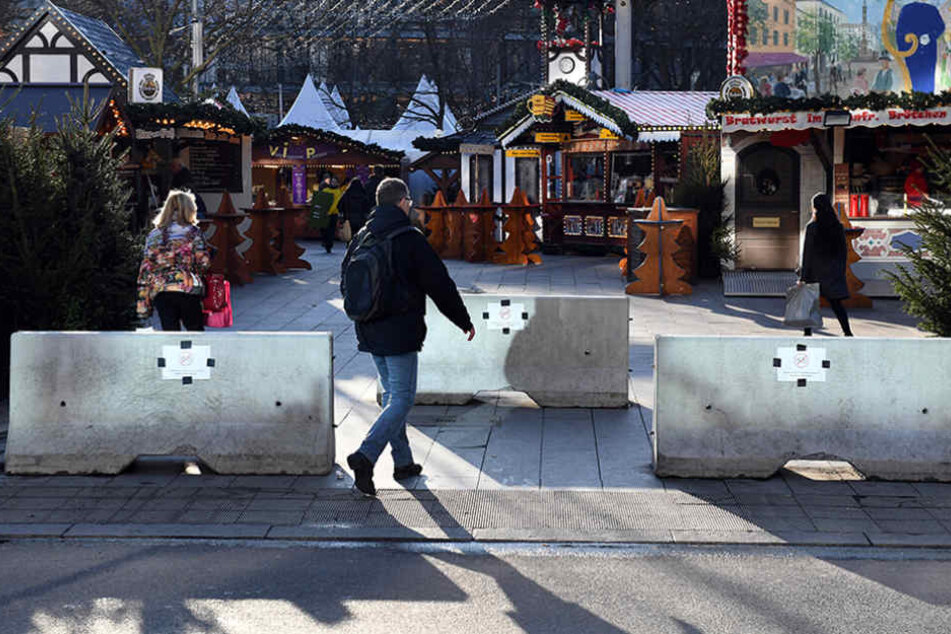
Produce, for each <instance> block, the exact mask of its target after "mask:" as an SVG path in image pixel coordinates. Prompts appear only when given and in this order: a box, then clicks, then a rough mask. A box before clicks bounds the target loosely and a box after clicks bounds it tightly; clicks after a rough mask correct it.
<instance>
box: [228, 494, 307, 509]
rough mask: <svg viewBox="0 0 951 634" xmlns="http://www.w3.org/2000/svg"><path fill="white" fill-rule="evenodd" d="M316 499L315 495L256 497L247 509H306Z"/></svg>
mask: <svg viewBox="0 0 951 634" xmlns="http://www.w3.org/2000/svg"><path fill="white" fill-rule="evenodd" d="M313 501H314V498H313V496H307V497H305V498H299V499H283V498H255V499H254V500H252V501H251V503H250V504H248V505H247V506H246V507H245V510H246V511H301V512H303V511H306V510H307V509H308V507H310V505H311V503H312V502H313Z"/></svg>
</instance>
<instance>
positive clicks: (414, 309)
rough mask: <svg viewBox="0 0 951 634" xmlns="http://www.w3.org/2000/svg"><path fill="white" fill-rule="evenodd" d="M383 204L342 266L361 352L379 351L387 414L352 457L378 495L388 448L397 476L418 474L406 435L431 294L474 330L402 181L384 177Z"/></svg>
mask: <svg viewBox="0 0 951 634" xmlns="http://www.w3.org/2000/svg"><path fill="white" fill-rule="evenodd" d="M376 202H377V206H376V208H375V209H374V210H373V212H372V213H371V215H370V218H369V220H368V222H367V224H366V225H365V226H364V227H363V229H362V230H361V231H360V233H358V234H357V235H356V236H355V237H354V239H353V240H352V241H351V243H350V247H349V248H348V249H347V254H346V256H345V257H344V260H343V264H342V265H341V274H340V279H341V282H340V290H341V293H342V294H343V297H344V308H345V309H346V310H347V314H348V315H349V316H350V317H351V319H354V322H355V329H356V333H357V344H358V346H357V347H358V349H359V350H360V351H362V352H369V353H370V354H371V355H373V363H374V364H375V365H376V369H377V372H378V374H379V379H380V384H381V385H382V387H383V399H382V405H383V411H382V412H380V415H379V416H378V417H377V419H376V421H374V423H373V426H372V427H371V428H370V431H369V432H368V433H367V435H366V438H365V439H364V440H363V443H362V444H361V445H360V447H359V449H357V451H355V452H354V453H352V454H350V455H349V456H347V464H348V465H350V468H351V469H353V472H354V476H355V481H356V487H357V489H359V490H360V491H361V492H362V493H364V494H366V495H375V494H376V487H375V486H374V484H373V468H374V465H375V464H376V461H377V459H378V458H379V457H380V454H381V453H383V450H384V449H385V448H386V445H387V444H389V445H390V447H391V450H392V454H393V465H394V472H393V477H394V479H396V480H403V479H406V478H411V477H414V476H418V475H419V474H420V473H422V470H423V468H422V466H421V465H419V464H416V463H415V462H414V461H413V454H412V451H411V450H410V446H409V440H408V438H407V436H406V417H407V415H408V414H409V411H410V408H412V406H413V403H414V401H415V400H416V371H417V367H418V355H419V351H420V350H421V349H422V347H423V340H424V339H425V338H426V322H425V321H424V315H425V313H426V296H429V297H431V298H432V300H433V302H435V304H436V307H437V308H438V309H439V311H440V312H441V313H442V314H444V315H445V316H446V317H447V318H449V319H450V320H451V321H452V322H453V323H454V324H455V325H456V326H458V327H459V329H460V330H462V331H463V332H465V333H466V334H467V335H468V340H469V341H472V338H473V337H474V336H475V327H474V326H473V325H472V320H471V319H470V317H469V312H468V311H467V310H466V307H465V304H464V303H463V302H462V298H461V297H460V296H459V291H458V290H457V289H456V285H455V283H454V282H453V281H452V278H451V277H449V272H448V271H447V270H446V267H445V265H444V264H443V263H442V260H440V259H439V256H437V255H436V252H435V251H433V248H432V247H431V246H430V245H429V242H427V241H426V238H425V236H423V234H422V233H421V232H420V231H419V230H418V229H416V228H415V227H413V226H412V225H411V224H410V214H411V211H412V207H413V201H412V200H411V199H410V195H409V188H408V187H407V186H406V183H404V182H403V181H402V180H400V179H398V178H387V179H384V180H383V181H381V182H380V186H379V187H378V188H377V194H376Z"/></svg>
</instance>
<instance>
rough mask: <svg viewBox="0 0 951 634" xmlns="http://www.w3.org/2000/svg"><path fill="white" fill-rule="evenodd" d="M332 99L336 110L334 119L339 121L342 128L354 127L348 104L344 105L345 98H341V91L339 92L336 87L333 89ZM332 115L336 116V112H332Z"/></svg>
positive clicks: (331, 92)
mask: <svg viewBox="0 0 951 634" xmlns="http://www.w3.org/2000/svg"><path fill="white" fill-rule="evenodd" d="M330 98H331V100H332V101H333V106H334V109H335V110H336V116H335V117H334V118H335V119H336V120H337V123H339V124H340V127H341V128H351V127H353V124H352V123H351V122H350V113H349V112H348V111H347V104H346V103H344V101H343V97H342V96H340V91H339V90H337V87H336V86H334V87H333V88H332V89H331V91H330ZM330 113H331V114H334V110H331V111H330Z"/></svg>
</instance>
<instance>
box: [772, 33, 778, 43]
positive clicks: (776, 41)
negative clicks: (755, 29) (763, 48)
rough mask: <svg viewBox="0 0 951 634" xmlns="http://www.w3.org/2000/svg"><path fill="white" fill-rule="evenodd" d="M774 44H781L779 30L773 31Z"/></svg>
mask: <svg viewBox="0 0 951 634" xmlns="http://www.w3.org/2000/svg"><path fill="white" fill-rule="evenodd" d="M773 46H779V31H773Z"/></svg>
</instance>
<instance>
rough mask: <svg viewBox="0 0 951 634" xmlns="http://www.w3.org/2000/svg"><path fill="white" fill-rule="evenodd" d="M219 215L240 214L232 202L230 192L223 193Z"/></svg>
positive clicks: (219, 205)
mask: <svg viewBox="0 0 951 634" xmlns="http://www.w3.org/2000/svg"><path fill="white" fill-rule="evenodd" d="M217 213H219V214H224V215H228V216H230V215H234V214H236V213H238V210H237V209H235V207H234V201H232V200H231V194H229V193H228V192H222V194H221V202H220V203H219V204H218V212H217Z"/></svg>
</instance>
